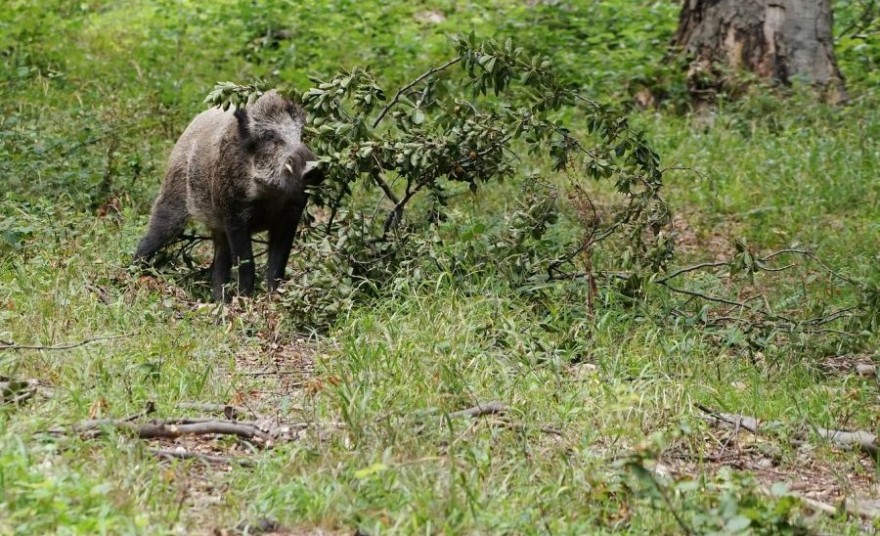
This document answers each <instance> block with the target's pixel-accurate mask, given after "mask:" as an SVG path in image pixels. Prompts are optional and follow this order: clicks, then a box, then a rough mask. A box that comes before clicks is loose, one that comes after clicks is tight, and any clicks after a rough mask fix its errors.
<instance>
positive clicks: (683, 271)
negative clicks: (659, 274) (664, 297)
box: [655, 261, 730, 285]
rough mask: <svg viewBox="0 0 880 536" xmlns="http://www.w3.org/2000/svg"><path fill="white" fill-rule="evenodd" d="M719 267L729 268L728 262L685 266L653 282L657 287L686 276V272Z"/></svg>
mask: <svg viewBox="0 0 880 536" xmlns="http://www.w3.org/2000/svg"><path fill="white" fill-rule="evenodd" d="M721 266H730V261H719V262H703V263H700V264H695V265H693V266H687V267H685V268H681V269H679V270H676V271H674V272H672V273H671V274H669V275H667V276H666V277H663V278H661V279H658V280H656V281H655V283H657V284H658V285H662V284H663V283H665V282H667V281H669V280H670V279H674V278H676V277H678V276H680V275H682V274H686V273H688V272H695V271H697V270H702V269H703V268H717V267H721Z"/></svg>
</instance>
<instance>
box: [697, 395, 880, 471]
mask: <svg viewBox="0 0 880 536" xmlns="http://www.w3.org/2000/svg"><path fill="white" fill-rule="evenodd" d="M696 407H697V408H698V409H699V410H700V411H702V412H703V413H704V414H705V417H704V418H705V419H706V420H707V421H709V422H711V423H714V424H720V425H723V426H726V427H728V428H733V429H734V430H739V429H743V430H747V431H748V432H751V433H753V434H755V435H757V434H759V433H760V431H762V430H768V429H773V428H776V429H779V428H781V427H783V426H784V424H783V423H781V422H779V421H765V422H760V421H759V420H758V419H757V418H755V417H751V416H748V415H739V414H737V413H723V412H718V411H714V410H712V409H710V408H707V407H706V406H703V405H701V404H697V405H696ZM809 430H812V431H813V432H815V434H816V435H818V436H819V437H821V438H824V439H826V440H828V441H829V442H831V444H832V445H834V446H836V447H839V448H842V449H853V448H857V449H859V450H861V451H862V452H864V453H866V454H868V455H870V456H871V457H872V458H874V459H875V460H878V459H880V445H878V443H877V436H876V435H875V434H872V433H870V432H866V431H863V430H857V431H854V432H847V431H843V430H834V429H829V428H821V427H818V426H809V425H807V426H804V425H802V426H799V427H798V428H797V429H796V430H795V438H796V439H797V440H799V441H804V440H806V436H807V432H808V431H809Z"/></svg>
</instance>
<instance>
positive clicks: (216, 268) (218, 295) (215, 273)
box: [211, 232, 232, 302]
mask: <svg viewBox="0 0 880 536" xmlns="http://www.w3.org/2000/svg"><path fill="white" fill-rule="evenodd" d="M231 271H232V251H230V249H229V242H228V240H227V238H226V235H224V234H223V233H219V232H214V262H212V263H211V295H212V296H213V297H214V301H218V302H219V301H224V300H226V298H227V296H225V295H224V292H223V286H224V285H225V284H226V283H227V282H228V281H229V273H230V272H231Z"/></svg>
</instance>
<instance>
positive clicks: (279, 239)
mask: <svg viewBox="0 0 880 536" xmlns="http://www.w3.org/2000/svg"><path fill="white" fill-rule="evenodd" d="M304 208H305V204H304V203H297V204H295V205H294V206H293V207H291V209H290V211H289V212H288V216H287V217H286V218H281V219H280V220H279V221H277V222H276V223H275V224H274V225H273V226H272V228H271V229H270V230H269V261H268V262H267V264H266V281H267V282H268V285H269V293H272V292H275V289H277V288H278V284H279V283H281V281H282V280H283V279H284V270H285V268H287V261H288V259H289V258H290V248H292V247H293V238H294V236H295V235H296V226H297V225H298V224H299V220H300V218H301V217H302V213H303V209H304Z"/></svg>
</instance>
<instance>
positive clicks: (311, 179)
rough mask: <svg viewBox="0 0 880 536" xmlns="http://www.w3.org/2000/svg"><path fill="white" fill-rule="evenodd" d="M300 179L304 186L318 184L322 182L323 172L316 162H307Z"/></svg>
mask: <svg viewBox="0 0 880 536" xmlns="http://www.w3.org/2000/svg"><path fill="white" fill-rule="evenodd" d="M302 177H303V180H304V181H305V182H306V184H320V183H321V182H322V181H323V180H324V172H323V171H321V167H320V165H319V163H318V161H317V160H307V161H306V165H305V166H303V170H302Z"/></svg>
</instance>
